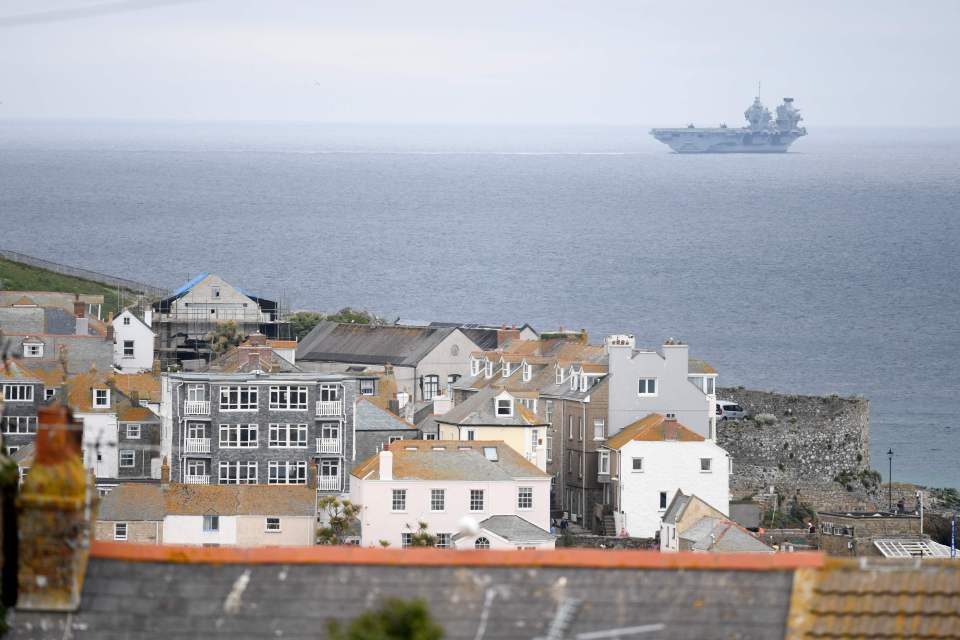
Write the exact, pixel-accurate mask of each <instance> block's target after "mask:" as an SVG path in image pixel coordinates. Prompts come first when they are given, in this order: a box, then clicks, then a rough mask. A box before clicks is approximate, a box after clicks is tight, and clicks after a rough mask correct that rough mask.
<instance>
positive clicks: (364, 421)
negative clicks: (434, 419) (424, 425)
mask: <svg viewBox="0 0 960 640" xmlns="http://www.w3.org/2000/svg"><path fill="white" fill-rule="evenodd" d="M354 422H355V424H356V430H357V431H403V430H408V429H413V430H416V429H417V428H416V427H415V426H413V425H412V424H410V423H409V422H407V421H406V420H404V419H403V418H401V417H400V416H398V415H395V414H393V413H390V412H389V411H387V410H386V409H384V408H382V407H380V406H377V405H376V404H374V403H373V402H371V401H370V400H368V399H367V398H363V397H361V398H360V399H359V400H357V408H356V411H355V412H354Z"/></svg>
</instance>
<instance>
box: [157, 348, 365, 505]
mask: <svg viewBox="0 0 960 640" xmlns="http://www.w3.org/2000/svg"><path fill="white" fill-rule="evenodd" d="M355 387H356V381H355V380H354V379H352V378H350V377H347V376H344V375H338V374H323V373H309V372H304V371H302V370H300V369H299V367H297V366H296V365H293V364H291V363H290V362H288V361H287V360H285V359H284V358H282V357H280V356H279V355H277V353H276V352H275V351H274V350H273V349H272V348H271V347H270V346H269V345H268V344H267V342H266V340H265V339H264V337H263V336H260V335H255V336H251V338H250V339H248V341H247V342H245V343H244V344H242V345H240V346H239V347H236V348H234V349H232V350H230V351H228V352H227V353H225V354H224V355H223V356H221V357H220V358H218V359H217V360H214V361H213V362H211V363H210V365H209V366H208V367H207V368H205V369H204V370H203V371H200V372H190V373H186V372H184V373H170V374H165V375H164V381H163V401H162V405H163V406H162V407H161V415H162V416H163V419H164V432H165V433H164V440H165V441H166V442H169V443H170V445H169V446H170V451H169V459H170V467H171V481H173V482H179V483H186V484H294V485H297V484H301V485H306V484H308V483H309V484H313V481H312V479H313V477H314V476H315V477H316V486H317V490H318V491H320V492H325V493H341V492H344V491H346V490H347V489H348V484H347V478H346V476H345V474H344V466H345V461H346V460H350V458H351V457H352V455H353V447H354V438H353V406H354V399H355V397H356V391H355Z"/></svg>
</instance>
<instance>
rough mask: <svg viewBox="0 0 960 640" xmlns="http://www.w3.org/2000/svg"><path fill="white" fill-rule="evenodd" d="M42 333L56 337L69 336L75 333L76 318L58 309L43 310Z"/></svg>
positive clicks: (46, 308) (48, 308)
mask: <svg viewBox="0 0 960 640" xmlns="http://www.w3.org/2000/svg"><path fill="white" fill-rule="evenodd" d="M43 324H44V328H43V330H44V332H45V333H51V334H57V335H70V334H72V333H76V332H77V317H76V316H75V315H73V314H72V313H70V312H68V311H66V310H64V309H61V308H59V307H44V308H43Z"/></svg>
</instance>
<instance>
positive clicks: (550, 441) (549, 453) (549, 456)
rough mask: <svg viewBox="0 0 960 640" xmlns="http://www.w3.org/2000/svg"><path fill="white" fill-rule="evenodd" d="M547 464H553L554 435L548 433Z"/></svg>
mask: <svg viewBox="0 0 960 640" xmlns="http://www.w3.org/2000/svg"><path fill="white" fill-rule="evenodd" d="M547 462H553V434H551V433H550V432H549V431H548V432H547Z"/></svg>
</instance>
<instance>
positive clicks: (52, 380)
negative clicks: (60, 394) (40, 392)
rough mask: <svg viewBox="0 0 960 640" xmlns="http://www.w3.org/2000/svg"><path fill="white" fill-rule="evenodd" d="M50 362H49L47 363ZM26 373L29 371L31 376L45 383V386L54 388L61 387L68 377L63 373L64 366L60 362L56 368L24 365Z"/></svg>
mask: <svg viewBox="0 0 960 640" xmlns="http://www.w3.org/2000/svg"><path fill="white" fill-rule="evenodd" d="M47 362H48V363H49V362H50V361H49V360H48V361H47ZM22 366H23V368H24V370H25V371H29V372H30V374H31V375H33V376H34V377H35V378H37V379H38V380H40V381H41V382H43V386H45V387H49V388H53V387H59V386H60V385H62V384H63V381H64V379H65V378H66V375H65V373H64V371H63V366H62V365H61V364H60V363H59V362H58V363H56V365H55V366H46V367H42V366H30V365H29V364H23V365H22Z"/></svg>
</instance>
